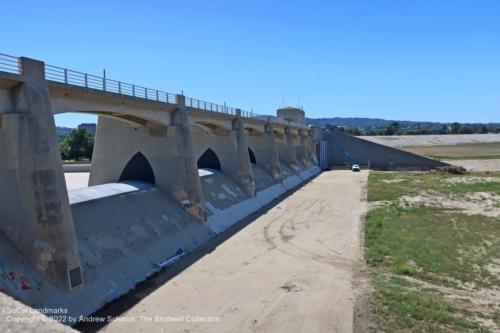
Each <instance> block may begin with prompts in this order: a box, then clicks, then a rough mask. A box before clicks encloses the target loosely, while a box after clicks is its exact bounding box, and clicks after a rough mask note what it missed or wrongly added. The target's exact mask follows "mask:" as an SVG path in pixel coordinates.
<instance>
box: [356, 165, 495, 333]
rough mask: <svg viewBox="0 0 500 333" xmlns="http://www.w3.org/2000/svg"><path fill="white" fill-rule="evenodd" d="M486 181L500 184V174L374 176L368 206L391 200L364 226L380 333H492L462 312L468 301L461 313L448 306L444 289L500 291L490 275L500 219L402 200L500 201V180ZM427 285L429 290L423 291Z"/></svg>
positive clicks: (451, 303)
mask: <svg viewBox="0 0 500 333" xmlns="http://www.w3.org/2000/svg"><path fill="white" fill-rule="evenodd" d="M455 177H457V178H458V177H462V178H464V179H467V177H474V182H473V183H466V182H454V181H453V179H451V181H450V179H449V178H455ZM481 177H500V173H472V174H468V175H448V174H439V173H402V172H396V173H382V172H373V173H370V176H369V185H368V200H369V201H389V203H388V204H386V205H383V206H380V207H378V208H375V209H372V210H371V211H369V212H368V214H367V216H366V225H365V247H366V248H365V252H366V260H367V263H368V265H369V266H370V267H371V268H372V271H373V285H374V287H375V300H376V304H377V305H376V310H375V313H376V316H377V318H378V319H379V324H380V328H381V329H383V330H385V331H412V332H413V331H416V332H420V331H421V332H469V331H475V332H487V331H488V330H487V329H486V328H485V327H482V326H481V324H480V323H479V322H477V320H476V319H477V317H478V316H479V315H478V314H477V313H474V312H471V311H467V310H464V306H463V304H467V302H465V301H460V302H461V304H462V306H461V307H456V306H455V304H454V303H455V302H458V301H456V300H455V301H452V300H449V299H447V298H446V297H445V296H444V295H442V294H441V293H440V292H439V290H438V289H439V288H440V286H444V287H448V288H456V289H462V288H465V287H467V288H470V287H471V286H472V287H475V288H488V289H497V290H498V289H500V276H499V275H498V274H497V273H495V272H494V271H492V270H489V269H488V265H491V264H493V263H494V259H498V258H499V254H500V219H499V218H493V217H487V216H483V215H474V216H471V215H466V214H463V213H460V212H459V211H455V212H450V211H446V210H445V209H444V208H440V207H429V206H425V205H403V204H402V205H400V204H399V199H400V198H401V197H403V196H415V195H419V194H422V193H432V195H435V196H437V199H436V200H439V196H440V195H441V196H442V197H443V198H446V197H452V196H457V195H458V196H459V197H464V196H463V194H466V193H474V192H491V193H497V194H500V181H499V182H496V181H495V182H486V181H485V182H482V181H480V180H481V179H480V178H481ZM478 180H479V182H478ZM409 278H411V279H409ZM409 280H411V281H416V282H418V283H413V282H409ZM422 283H429V284H430V287H429V286H426V287H425V288H423V287H422ZM496 307H497V308H500V305H498V304H497V305H496ZM465 308H466V307H465ZM499 315H500V314H499V312H498V311H497V312H495V313H494V314H493V315H491V314H487V315H486V314H485V316H486V317H487V318H490V319H491V320H493V321H494V322H498V317H499Z"/></svg>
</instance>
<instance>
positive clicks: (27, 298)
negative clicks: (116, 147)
mask: <svg viewBox="0 0 500 333" xmlns="http://www.w3.org/2000/svg"><path fill="white" fill-rule="evenodd" d="M130 184H131V185H132V187H134V186H135V188H136V189H135V190H130V189H127V190H126V191H123V190H122V189H120V188H116V186H115V187H113V186H114V185H113V184H110V185H102V186H103V187H106V186H111V187H112V188H111V189H109V190H107V189H106V188H104V189H103V188H99V187H89V188H86V189H83V190H73V191H70V194H69V195H70V197H71V198H72V201H73V202H75V203H74V204H72V206H71V209H72V213H73V219H74V221H75V229H76V236H77V238H78V244H79V253H80V256H81V258H82V259H81V260H82V267H83V270H82V271H83V275H84V280H85V281H86V283H85V284H84V285H83V286H81V287H80V289H79V291H78V292H67V291H65V290H64V289H61V288H58V287H57V286H56V285H54V284H52V283H49V282H48V281H47V280H46V279H44V278H43V276H41V275H40V274H39V273H37V272H36V271H35V270H34V269H33V268H32V267H31V266H29V265H26V263H25V262H24V259H23V258H22V257H20V256H19V255H17V253H16V250H15V248H14V247H13V246H12V245H11V244H10V243H8V242H6V241H4V240H3V239H0V271H1V273H2V274H8V276H10V273H11V272H12V273H14V274H15V275H14V276H15V279H0V290H2V291H3V292H5V293H7V294H9V295H16V297H17V298H18V299H19V300H20V301H22V302H24V303H27V304H30V305H32V306H33V307H49V308H58V307H63V308H66V309H67V310H68V315H69V316H79V315H89V314H91V313H93V312H94V311H96V310H97V309H99V308H101V307H102V306H103V305H104V304H106V303H108V302H110V301H112V300H113V299H115V298H117V297H119V296H120V295H123V294H125V293H126V292H128V291H129V290H130V289H132V288H133V287H134V286H135V285H136V284H137V283H138V282H140V281H142V280H144V279H145V278H146V277H147V276H149V275H150V274H152V273H154V272H156V271H158V270H159V269H160V268H161V265H162V262H164V261H165V260H167V258H169V257H171V256H173V255H175V254H176V253H178V251H179V249H180V250H181V251H182V252H183V253H186V252H189V251H191V250H193V249H194V248H197V247H198V246H200V245H201V244H203V243H205V242H206V241H207V240H208V239H209V238H211V237H212V236H213V235H214V233H213V232H212V231H211V230H210V229H209V228H208V227H207V226H206V225H204V224H200V223H199V222H197V221H196V220H195V219H194V218H192V217H190V215H189V214H188V213H187V212H186V211H185V210H184V209H183V207H182V206H181V205H180V204H178V203H177V202H176V201H175V200H174V199H173V198H171V197H170V196H169V195H168V194H167V193H165V192H162V191H160V190H159V189H158V188H157V187H155V186H153V185H151V184H147V183H140V182H136V183H130ZM117 185H120V184H117ZM122 185H123V184H122ZM98 192H104V194H106V195H107V196H102V195H100V193H98ZM82 199H83V200H82ZM73 324H74V323H73Z"/></svg>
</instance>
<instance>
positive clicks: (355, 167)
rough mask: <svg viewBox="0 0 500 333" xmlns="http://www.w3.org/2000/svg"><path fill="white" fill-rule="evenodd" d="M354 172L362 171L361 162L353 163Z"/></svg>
mask: <svg viewBox="0 0 500 333" xmlns="http://www.w3.org/2000/svg"><path fill="white" fill-rule="evenodd" d="M351 170H352V172H360V171H361V169H360V168H359V164H353V165H352V168H351Z"/></svg>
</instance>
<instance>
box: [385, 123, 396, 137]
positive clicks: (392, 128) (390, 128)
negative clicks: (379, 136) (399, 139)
mask: <svg viewBox="0 0 500 333" xmlns="http://www.w3.org/2000/svg"><path fill="white" fill-rule="evenodd" d="M398 133H399V123H398V122H397V121H395V122H393V123H391V124H390V125H389V126H387V129H386V130H385V133H384V134H385V135H394V134H398Z"/></svg>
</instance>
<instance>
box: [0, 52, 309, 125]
mask: <svg viewBox="0 0 500 333" xmlns="http://www.w3.org/2000/svg"><path fill="white" fill-rule="evenodd" d="M0 71H2V72H7V73H12V74H22V73H21V66H20V63H19V59H18V58H17V57H14V56H10V55H7V54H2V53H0ZM45 79H46V80H48V81H52V82H58V83H63V84H67V85H72V86H78V87H83V88H89V89H95V90H99V91H105V92H110V93H115V94H120V95H124V96H131V97H136V98H141V99H146V100H150V101H156V102H161V103H168V104H176V98H175V96H176V95H175V94H171V93H168V92H164V91H160V90H156V89H151V88H146V87H142V86H138V85H135V84H130V83H125V82H121V81H116V80H112V79H108V78H106V77H105V76H97V75H92V74H87V73H83V72H78V71H74V70H71V69H67V68H62V67H57V66H53V65H47V64H45ZM185 100H186V107H190V108H196V109H200V110H204V111H209V112H217V113H222V114H227V115H236V108H232V107H228V106H227V105H226V103H224V105H221V104H215V103H211V102H207V101H202V100H199V99H195V98H190V97H186V99H185ZM241 116H242V117H244V118H251V119H260V120H264V121H270V122H273V123H278V124H283V125H288V126H290V125H292V126H297V127H303V126H304V125H302V124H298V123H293V122H290V121H287V120H284V119H278V118H276V117H275V116H269V115H261V114H258V113H254V112H253V111H243V110H242V111H241Z"/></svg>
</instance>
